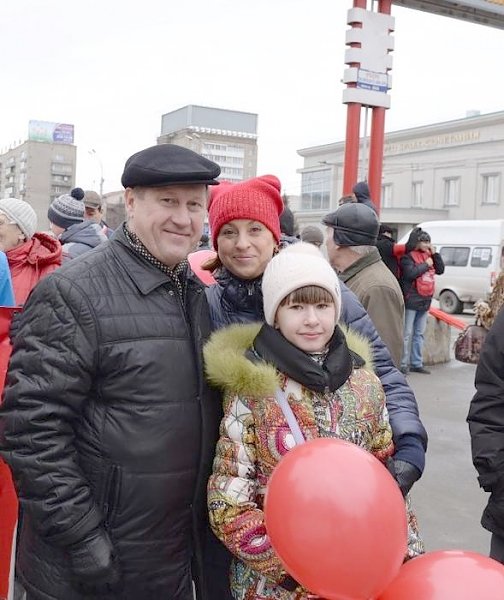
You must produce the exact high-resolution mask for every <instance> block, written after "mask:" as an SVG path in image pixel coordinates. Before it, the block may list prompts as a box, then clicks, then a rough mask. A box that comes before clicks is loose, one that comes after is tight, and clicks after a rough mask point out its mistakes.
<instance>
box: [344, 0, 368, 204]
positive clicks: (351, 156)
mask: <svg viewBox="0 0 504 600" xmlns="http://www.w3.org/2000/svg"><path fill="white" fill-rule="evenodd" d="M366 4H367V0H354V2H353V6H354V8H363V9H366ZM352 27H361V24H360V23H355V24H353V25H352ZM350 46H351V47H360V44H350ZM350 66H351V67H358V66H359V64H358V63H357V64H351V65H350ZM355 85H356V84H355V83H349V84H348V87H355ZM361 108H362V105H361V104H358V103H356V102H350V103H349V104H347V125H346V138H345V159H344V160H345V162H344V168H343V195H346V194H351V193H352V187H353V186H354V185H355V183H356V181H357V175H358V170H359V147H360V112H361Z"/></svg>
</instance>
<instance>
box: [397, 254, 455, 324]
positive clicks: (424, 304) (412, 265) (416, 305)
mask: <svg viewBox="0 0 504 600" xmlns="http://www.w3.org/2000/svg"><path fill="white" fill-rule="evenodd" d="M424 254H425V258H426V259H427V258H429V256H430V257H431V258H432V261H433V267H434V271H435V272H436V275H442V274H443V273H444V269H445V266H444V262H443V259H442V258H441V255H440V254H439V253H438V252H434V254H430V253H427V252H425V253H424ZM429 268H430V267H429V265H428V264H427V263H426V262H424V263H420V264H419V263H416V262H415V261H414V260H413V257H412V256H411V254H410V253H409V252H408V254H405V255H404V256H402V257H401V287H402V291H403V294H404V307H405V308H406V309H409V310H418V311H423V312H425V311H427V310H429V308H430V305H431V302H432V296H422V295H420V294H419V293H418V292H417V289H416V285H415V279H416V278H417V277H420V276H421V275H423V274H424V273H426V272H427V271H428V270H429Z"/></svg>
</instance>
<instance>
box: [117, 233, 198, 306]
mask: <svg viewBox="0 0 504 600" xmlns="http://www.w3.org/2000/svg"><path fill="white" fill-rule="evenodd" d="M110 240H111V241H116V242H118V243H119V244H120V247H121V249H122V250H123V251H122V252H120V256H118V258H119V260H120V262H121V263H123V264H124V266H125V268H126V272H127V273H128V275H129V276H130V278H131V280H132V281H133V282H134V284H135V285H136V286H137V288H138V289H139V290H140V292H141V293H142V294H144V295H147V294H150V293H151V292H152V291H154V290H155V289H156V288H158V287H160V286H162V285H166V284H167V283H171V284H172V285H174V284H173V280H172V278H171V277H170V276H169V275H166V274H165V273H163V272H162V271H161V270H159V269H158V268H156V267H155V266H154V265H153V264H151V263H150V262H149V261H147V260H145V259H144V258H142V257H141V256H140V255H139V254H138V253H136V252H135V251H134V250H133V248H132V247H131V246H130V244H129V243H128V240H127V239H126V236H125V235H124V231H123V228H122V227H118V228H117V229H116V230H115V232H114V234H113V235H112V237H111V238H110ZM188 281H189V282H193V281H194V276H193V275H192V272H191V271H189V272H188Z"/></svg>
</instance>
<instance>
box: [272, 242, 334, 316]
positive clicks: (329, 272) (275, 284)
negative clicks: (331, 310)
mask: <svg viewBox="0 0 504 600" xmlns="http://www.w3.org/2000/svg"><path fill="white" fill-rule="evenodd" d="M308 285H316V286H318V287H321V288H323V289H324V290H327V291H328V292H329V293H330V294H331V296H332V297H333V299H334V306H335V308H336V321H338V320H339V316H340V312H341V289H340V284H339V279H338V276H337V275H336V273H335V272H334V269H333V268H332V267H331V265H330V264H329V263H328V262H327V260H326V259H325V258H324V256H323V255H322V253H321V252H320V250H319V249H318V248H316V247H315V246H314V245H313V244H307V243H304V242H298V243H296V244H291V245H290V246H287V248H285V249H284V250H280V252H279V253H278V254H277V255H276V256H274V257H273V258H272V259H271V260H270V262H269V263H268V266H267V267H266V270H265V271H264V275H263V279H262V292H263V302H264V316H265V317H266V323H268V325H273V324H274V322H275V315H276V312H277V309H278V307H279V305H280V302H282V300H283V299H284V298H285V297H287V296H288V295H289V294H290V293H292V292H294V291H295V290H298V289H299V288H302V287H305V286H308Z"/></svg>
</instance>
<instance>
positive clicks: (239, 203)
mask: <svg viewBox="0 0 504 600" xmlns="http://www.w3.org/2000/svg"><path fill="white" fill-rule="evenodd" d="M280 189H281V186H280V181H279V180H278V179H277V178H276V177H275V176H274V175H264V176H262V177H254V178H253V179H248V180H246V181H242V182H240V183H228V182H222V183H221V184H220V185H218V186H216V187H215V189H213V188H212V190H211V192H210V194H211V195H210V199H209V208H208V220H209V225H210V233H211V238H212V244H213V247H214V250H216V251H217V256H216V257H215V259H213V260H211V261H210V262H208V263H207V264H206V265H205V266H204V268H205V269H206V270H208V271H212V272H213V274H214V277H215V279H216V281H217V284H216V285H213V286H211V287H209V288H208V289H207V295H208V303H209V305H210V312H211V316H212V320H213V323H214V326H215V328H216V329H217V328H220V327H223V326H225V325H229V324H230V323H236V322H237V321H245V322H248V321H257V320H258V319H260V320H263V318H264V314H263V309H262V292H261V281H262V275H263V273H264V269H265V268H266V265H267V264H268V263H269V261H270V260H271V258H272V257H273V254H274V253H275V252H276V248H277V246H278V243H279V241H280V235H281V234H280V220H279V217H280V214H281V213H282V211H283V208H284V206H283V201H282V196H281V195H280ZM237 315H239V316H238V317H237Z"/></svg>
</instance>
